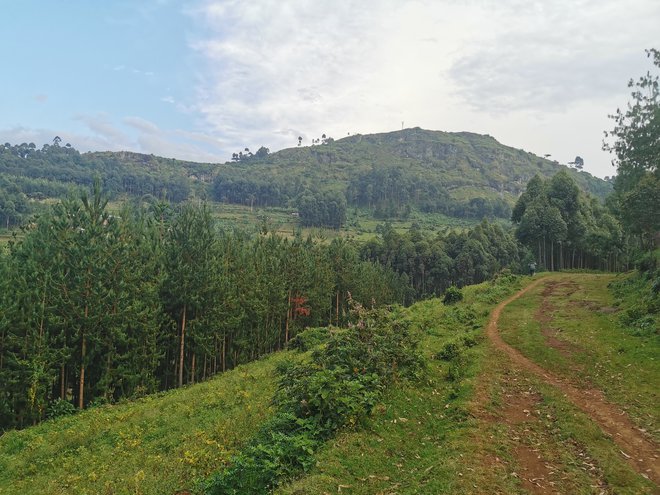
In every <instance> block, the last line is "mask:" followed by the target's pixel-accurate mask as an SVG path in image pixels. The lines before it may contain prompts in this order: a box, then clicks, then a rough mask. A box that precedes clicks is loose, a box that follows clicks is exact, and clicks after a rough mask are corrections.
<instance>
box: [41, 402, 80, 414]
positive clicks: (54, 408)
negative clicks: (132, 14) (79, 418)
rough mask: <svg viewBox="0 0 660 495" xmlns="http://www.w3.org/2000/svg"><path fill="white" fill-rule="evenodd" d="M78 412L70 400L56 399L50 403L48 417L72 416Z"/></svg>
mask: <svg viewBox="0 0 660 495" xmlns="http://www.w3.org/2000/svg"><path fill="white" fill-rule="evenodd" d="M75 413H76V407H75V406H74V405H73V404H71V402H69V401H68V400H64V399H56V400H54V401H52V402H51V403H50V404H48V407H47V408H46V418H48V419H55V418H59V417H61V416H70V415H72V414H75Z"/></svg>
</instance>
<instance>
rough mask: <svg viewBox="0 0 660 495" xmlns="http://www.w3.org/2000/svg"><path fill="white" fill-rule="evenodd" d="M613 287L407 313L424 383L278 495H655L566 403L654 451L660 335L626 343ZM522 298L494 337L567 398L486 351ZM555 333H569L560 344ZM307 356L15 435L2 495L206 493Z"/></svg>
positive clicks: (475, 293) (514, 285)
mask: <svg viewBox="0 0 660 495" xmlns="http://www.w3.org/2000/svg"><path fill="white" fill-rule="evenodd" d="M614 278H615V277H614V276H612V275H593V274H575V273H574V274H562V275H553V276H551V277H546V278H543V279H539V280H537V281H536V283H534V284H531V285H530V282H531V280H530V279H529V278H528V277H522V278H521V277H518V278H516V277H510V276H504V277H500V278H499V279H498V280H496V281H493V282H486V283H484V284H480V285H478V286H471V287H467V288H465V289H464V290H463V294H464V300H463V301H462V302H460V303H458V304H456V305H452V306H446V305H443V304H442V303H441V302H440V301H439V300H437V299H434V300H427V301H422V302H420V303H417V304H416V305H414V306H412V307H410V308H408V309H406V310H405V313H404V315H403V317H404V318H405V319H407V320H408V321H409V322H410V324H411V326H412V327H413V328H414V329H415V330H416V331H418V332H421V333H422V335H423V337H422V340H421V347H420V350H421V353H422V354H423V356H424V359H425V361H426V362H427V366H428V368H427V370H426V373H425V375H424V376H423V378H421V379H419V380H414V379H413V380H409V379H406V380H400V381H398V382H397V383H395V385H394V386H393V387H392V388H391V389H390V390H389V391H388V392H387V393H386V394H385V395H383V396H382V397H381V398H380V400H379V401H378V403H377V404H375V405H374V407H373V408H372V414H371V415H370V416H369V418H368V419H366V420H365V421H363V422H360V423H359V424H357V425H354V426H352V427H349V428H345V429H343V430H342V431H340V432H339V435H338V436H337V437H336V438H335V439H333V440H331V441H328V442H326V443H325V444H324V445H323V446H321V447H320V449H318V451H316V452H315V458H316V460H315V462H313V463H310V464H308V465H307V473H306V474H305V475H304V476H303V477H302V478H299V479H297V480H295V481H294V482H293V483H292V484H291V485H287V484H283V485H281V486H280V487H279V488H278V490H277V491H276V493H281V494H285V493H291V494H293V493H295V494H299V495H300V494H307V493H309V494H314V493H324V492H327V493H335V492H341V493H363V494H369V493H391V492H396V493H420V492H423V493H459V494H460V493H496V492H499V493H529V492H531V493H542V491H541V490H543V489H545V488H549V487H552V488H553V490H554V491H557V492H559V493H589V492H592V491H593V488H594V487H597V488H598V491H599V492H600V491H604V492H605V493H610V491H611V492H612V493H653V492H654V485H653V483H652V481H649V479H648V478H651V480H653V479H654V477H655V474H654V472H653V471H652V470H651V471H649V474H648V475H645V474H642V475H640V474H638V473H639V472H640V470H639V469H640V468H639V466H638V465H637V461H636V460H635V459H630V458H629V457H631V456H630V454H629V453H628V452H627V448H625V447H620V446H619V445H617V443H615V441H616V442H619V439H617V438H616V435H604V434H603V431H601V428H603V426H601V422H602V421H603V419H602V418H599V416H598V415H593V414H590V412H589V409H587V410H586V411H585V410H583V409H581V407H580V405H579V404H577V405H576V404H575V403H574V401H573V398H572V397H571V395H570V394H569V396H568V397H567V396H566V395H564V393H563V392H562V389H561V387H562V386H568V387H569V388H570V387H575V388H579V389H580V390H583V391H584V393H585V394H588V397H597V396H596V395H595V394H597V393H598V394H601V395H599V396H598V397H599V398H598V399H597V400H588V401H585V402H586V403H589V404H591V403H595V402H598V404H596V405H595V406H594V407H597V408H598V407H601V405H602V406H603V407H604V406H605V405H607V406H608V407H610V408H611V411H615V412H616V418H615V420H613V421H614V423H613V424H616V422H617V421H618V422H621V421H623V420H625V421H628V422H629V424H630V425H632V426H634V427H635V428H641V430H637V433H636V434H637V435H640V436H641V437H643V438H645V439H646V440H644V441H648V442H657V429H656V428H657V420H658V417H657V408H655V404H656V400H657V397H656V395H657V394H656V392H655V390H654V388H653V384H654V383H656V382H657V376H658V375H657V374H658V365H657V362H656V361H657V360H656V359H655V356H657V349H658V346H657V344H658V343H657V335H655V334H653V333H652V332H644V333H635V332H633V331H631V330H632V328H628V327H626V326H625V325H622V324H621V323H620V322H621V321H622V320H621V319H620V318H618V316H617V315H615V314H613V313H612V312H611V311H610V310H611V308H612V307H613V306H614V305H619V304H620V305H621V306H620V310H621V311H622V312H626V311H628V309H629V302H627V301H626V300H614V299H613V296H612V294H610V293H608V291H607V289H606V284H607V282H609V281H611V280H612V279H614ZM615 283H617V284H619V285H621V284H623V285H626V287H628V288H629V285H630V283H636V282H635V281H634V280H633V279H631V278H629V277H618V278H617V280H615ZM523 287H525V288H527V289H528V290H527V291H526V292H525V293H524V294H519V295H522V297H520V298H519V299H517V300H515V301H514V300H513V298H511V299H510V300H508V304H506V303H505V304H500V308H499V309H500V310H502V309H503V311H502V314H501V316H500V321H499V323H497V320H496V323H497V324H498V325H499V332H501V334H502V338H503V339H504V341H505V342H507V343H508V345H509V346H511V347H509V349H512V348H515V349H517V352H519V353H522V354H524V356H526V358H523V359H527V360H528V362H534V363H538V365H537V366H541V367H543V369H545V370H548V372H546V374H547V375H548V376H550V377H552V376H559V377H561V378H562V380H561V382H562V383H561V384H559V385H557V384H556V383H553V382H552V381H548V376H546V377H545V378H544V377H543V376H540V377H539V376H537V375H535V374H534V373H532V372H530V369H531V368H529V369H528V367H529V366H530V365H527V366H528V367H527V368H526V367H524V366H523V367H518V366H513V365H512V362H511V361H510V360H509V359H511V358H510V356H509V355H508V354H506V353H503V352H501V350H500V349H499V348H495V347H493V346H490V345H488V344H487V343H486V341H485V337H486V332H485V330H484V328H485V324H486V322H487V321H488V314H489V312H490V310H492V309H493V308H494V306H495V305H496V304H497V303H499V302H502V301H503V300H504V299H505V298H507V297H508V296H510V295H511V294H514V293H516V291H517V290H518V289H520V288H523ZM647 289H648V288H647ZM627 294H628V293H627ZM637 294H638V295H641V292H638V293H637ZM628 295H630V294H628ZM587 303H588V304H587ZM596 308H597V309H598V310H597V311H596V310H595V309H596ZM608 308H609V309H608ZM492 321H493V320H492V319H491V322H492ZM554 325H561V326H562V328H563V329H564V332H562V334H561V335H560V334H559V333H558V332H553V333H551V332H552V328H553V327H554ZM489 328H490V327H489ZM489 332H490V330H489ZM312 342H313V340H312ZM312 345H314V344H313V343H312ZM509 352H513V353H514V354H513V355H514V356H515V352H516V351H509ZM306 356H307V353H306V352H302V351H292V350H290V351H285V352H280V353H275V354H273V355H271V356H269V357H267V358H265V359H263V360H261V361H258V362H255V363H252V364H249V365H245V366H240V367H238V368H237V369H235V370H233V371H230V372H227V373H224V374H222V375H220V376H218V377H215V378H213V379H211V380H209V381H207V382H204V383H202V384H198V385H194V386H190V387H187V388H184V389H179V390H175V391H171V392H167V393H161V394H157V395H154V396H150V397H147V398H145V399H140V400H138V401H135V402H125V403H123V404H119V405H115V406H104V407H97V408H92V409H89V410H87V411H85V412H83V413H79V414H77V415H75V416H72V417H66V418H59V419H55V420H52V421H48V422H45V423H43V424H40V425H38V426H36V427H32V428H28V429H26V430H23V431H13V432H8V433H6V434H5V435H3V436H2V437H0V493H15V492H18V491H20V492H21V493H26V494H29V493H40V494H58V493H81V494H82V493H141V494H156V493H203V490H202V488H201V485H200V483H201V482H202V481H203V480H205V479H207V477H208V475H209V474H210V473H212V472H215V471H217V470H218V469H221V468H222V467H223V466H227V465H231V462H232V459H235V457H234V456H236V455H237V454H238V453H239V452H241V450H242V449H243V448H244V446H245V445H246V443H247V442H248V440H249V439H250V438H251V437H253V436H254V434H255V432H256V431H257V430H258V429H259V428H260V427H261V425H263V424H266V423H267V422H268V418H269V417H270V416H272V415H273V414H274V407H276V406H277V405H276V404H275V405H273V404H272V403H271V401H270V398H271V397H272V394H273V393H274V392H275V388H276V386H275V381H276V380H275V378H274V375H275V373H276V369H282V366H283V364H284V363H286V362H292V361H293V362H305V361H306ZM624 369H625V370H632V371H630V372H626V373H623V372H621V370H624ZM330 390H333V389H330V388H329V389H328V393H333V392H331V391H330ZM621 408H623V410H624V411H625V412H624V411H621V410H620V409H621ZM622 418H623V419H622ZM605 419H606V420H607V416H606V417H605ZM607 421H609V420H607ZM608 427H611V425H609V426H608V425H607V424H606V425H605V428H608ZM640 431H641V433H640ZM644 432H647V433H644ZM483 438H489V439H490V440H489V441H488V442H483ZM613 439H615V440H613ZM285 454H286V453H285ZM281 459H286V455H283V457H281ZM646 462H647V463H648V461H646ZM643 465H644V464H643V463H642V466H643ZM635 471H637V473H636V472H635ZM641 472H644V470H642V471H641ZM656 488H657V487H656ZM539 489H540V490H539Z"/></svg>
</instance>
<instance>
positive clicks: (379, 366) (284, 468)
mask: <svg viewBox="0 0 660 495" xmlns="http://www.w3.org/2000/svg"><path fill="white" fill-rule="evenodd" d="M352 314H353V316H354V317H355V319H356V323H355V324H354V325H352V326H351V327H349V328H348V329H346V330H345V331H342V332H336V333H328V334H327V336H326V337H327V338H326V340H327V344H326V345H325V346H320V347H319V346H317V347H316V349H315V350H314V351H313V353H312V360H311V362H310V363H301V364H294V363H285V364H282V365H280V366H278V373H279V374H280V382H279V386H278V389H277V392H276V394H275V397H274V400H273V401H274V404H275V405H276V407H277V412H276V414H275V417H274V418H273V419H272V420H271V421H269V422H268V423H266V424H265V425H264V426H262V427H261V429H260V430H259V432H258V433H257V434H256V435H255V437H254V438H253V439H252V440H251V442H250V443H249V444H248V446H247V447H246V448H245V449H244V450H243V451H242V452H240V453H239V454H238V455H236V456H234V457H233V458H232V459H231V464H230V466H229V467H227V468H226V469H224V470H223V471H220V472H219V473H217V474H215V475H214V476H213V477H212V478H211V479H210V480H209V482H208V484H207V487H206V489H207V493H209V494H243V493H250V494H266V493H270V492H271V490H272V489H273V488H274V487H275V486H276V485H277V484H278V483H280V482H281V481H282V480H284V479H287V478H290V477H292V476H294V475H295V474H296V473H298V472H300V471H305V470H307V469H308V468H309V467H310V466H312V465H313V459H314V453H315V451H316V449H317V448H318V446H319V445H320V444H321V443H322V442H323V441H325V440H327V439H328V438H330V437H332V436H333V435H334V434H335V432H336V431H337V430H338V429H340V428H344V427H353V426H355V425H357V424H359V423H361V422H362V421H363V420H364V419H365V418H366V417H367V416H368V415H369V414H370V413H371V411H372V409H373V408H374V406H375V405H376V404H377V402H378V400H379V399H380V397H381V395H382V393H383V390H384V389H385V388H386V387H387V385H388V384H390V383H391V382H392V381H394V380H395V379H397V377H399V376H403V377H416V376H419V375H420V374H421V373H422V371H423V370H424V361H423V359H422V356H421V354H420V353H419V351H418V349H417V346H418V337H417V334H414V333H412V332H411V330H410V326H409V324H408V322H407V321H405V320H403V319H401V318H400V317H399V315H398V314H397V313H396V312H391V311H387V310H382V309H380V310H365V309H364V308H362V307H361V306H360V305H353V310H352ZM304 333H305V332H303V333H302V334H301V335H303V334H304ZM320 333H322V332H310V334H309V335H307V336H303V338H301V339H300V340H299V342H301V343H303V342H306V344H304V345H309V342H311V341H314V339H315V338H313V337H312V336H313V335H318V334H320Z"/></svg>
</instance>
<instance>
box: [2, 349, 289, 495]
mask: <svg viewBox="0 0 660 495" xmlns="http://www.w3.org/2000/svg"><path fill="white" fill-rule="evenodd" d="M291 356H292V354H291V353H288V352H282V353H277V354H274V355H272V356H270V357H268V358H265V359H263V360H261V361H258V362H255V363H252V364H250V365H245V366H239V367H238V368H236V369H235V370H232V371H229V372H227V373H225V374H222V375H220V376H218V377H216V378H214V379H212V380H209V381H207V382H204V383H201V384H198V385H195V386H191V387H186V388H184V389H180V390H174V391H171V392H167V393H162V394H156V395H153V396H149V397H147V398H144V399H140V400H137V401H135V402H127V403H125V404H119V405H116V406H107V407H101V408H93V409H89V410H87V411H85V412H83V413H81V414H78V415H75V416H71V417H66V418H60V419H57V420H53V421H47V422H45V423H42V424H40V425H38V426H35V427H32V428H28V429H26V430H23V431H11V432H8V433H5V434H4V435H2V436H1V437H0V494H7V495H13V494H16V493H21V494H40V495H41V494H67V495H70V494H81V495H82V494H154V495H156V494H159V495H160V494H167V493H170V494H171V493H177V491H179V490H184V489H186V490H190V491H192V492H193V493H196V492H195V489H196V486H197V484H198V482H199V481H201V480H203V479H205V478H206V476H208V475H209V474H210V473H211V472H213V471H214V470H216V469H217V467H218V466H220V465H222V464H223V463H225V462H226V461H227V459H228V458H229V457H230V456H231V455H232V454H233V453H234V452H235V451H236V450H237V449H238V448H240V446H241V445H242V443H243V442H244V441H245V439H246V438H248V437H249V436H250V434H251V433H252V432H253V431H254V430H255V429H256V428H258V426H259V425H260V424H261V423H263V422H264V421H265V420H266V419H267V418H268V417H269V416H270V414H271V398H272V395H273V393H274V390H275V385H276V384H275V376H276V373H275V368H276V366H277V364H278V363H279V362H282V361H284V360H287V359H291Z"/></svg>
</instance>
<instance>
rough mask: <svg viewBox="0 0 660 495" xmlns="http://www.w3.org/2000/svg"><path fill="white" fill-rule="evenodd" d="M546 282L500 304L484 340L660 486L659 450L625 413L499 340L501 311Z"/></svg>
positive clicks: (491, 318) (596, 393)
mask: <svg viewBox="0 0 660 495" xmlns="http://www.w3.org/2000/svg"><path fill="white" fill-rule="evenodd" d="M546 280H547V278H541V279H539V280H536V281H535V282H533V283H532V284H530V285H528V286H527V287H525V288H524V289H523V290H521V291H519V292H518V293H516V294H515V295H513V296H512V297H510V298H508V299H507V300H505V301H503V302H501V303H500V304H499V305H498V306H497V307H496V308H495V309H494V310H493V312H492V314H491V316H490V320H489V322H488V326H487V328H486V334H487V335H488V338H489V339H490V341H491V342H492V343H493V345H494V346H495V347H496V348H497V349H499V350H501V351H503V352H505V353H506V354H507V355H508V356H509V357H510V358H511V360H512V361H513V362H514V363H515V364H516V365H517V366H518V367H520V368H521V369H523V370H526V371H529V372H531V373H533V374H535V375H536V376H538V377H540V378H541V379H542V380H543V381H545V382H546V383H548V384H550V385H552V386H554V387H556V388H558V389H559V390H560V391H561V392H562V393H563V394H564V396H565V397H566V398H567V399H568V400H570V401H571V402H572V403H573V404H575V405H576V406H577V407H579V408H580V409H581V410H582V411H583V412H584V413H586V414H587V415H588V416H589V417H590V418H591V419H592V420H593V421H594V422H596V423H597V424H598V425H599V426H600V428H601V429H602V430H603V431H604V432H605V433H607V434H608V435H609V436H610V438H611V439H612V440H613V441H614V442H615V443H616V444H617V445H618V447H619V448H620V450H621V456H622V458H623V459H624V460H625V461H626V462H628V463H629V464H630V465H631V466H632V467H633V469H635V470H636V471H637V472H638V473H640V474H641V475H643V476H645V477H647V478H649V479H650V480H652V481H653V482H654V483H655V484H656V485H660V450H659V449H658V446H657V445H656V444H655V443H654V442H653V441H652V440H651V439H650V438H649V437H647V436H646V435H645V434H644V433H643V432H642V431H640V430H639V428H638V427H636V426H635V425H634V424H633V423H632V421H631V420H630V418H629V417H628V415H627V414H626V413H625V411H623V410H621V408H620V407H618V406H615V405H613V404H611V403H610V402H608V401H606V400H605V397H604V396H603V393H602V392H601V391H600V390H596V389H581V388H577V387H575V386H574V385H573V384H571V383H569V382H568V381H567V380H566V379H563V378H560V377H559V376H557V375H555V374H554V373H552V372H550V371H548V370H546V369H544V368H542V367H541V366H539V365H538V364H536V363H534V362H532V361H530V360H529V359H527V358H526V357H525V356H523V355H522V354H521V353H520V352H519V351H518V350H516V349H514V348H513V347H511V346H510V345H508V344H507V343H506V342H504V340H502V337H501V336H500V334H499V331H498V328H497V322H498V320H499V317H500V314H501V313H502V310H503V309H504V308H505V307H506V306H507V305H508V304H510V303H511V302H513V301H515V300H516V299H518V298H519V297H521V296H523V295H525V294H526V293H527V292H529V291H531V290H532V289H534V288H535V287H537V286H538V285H540V284H542V283H543V282H544V281H546Z"/></svg>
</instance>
